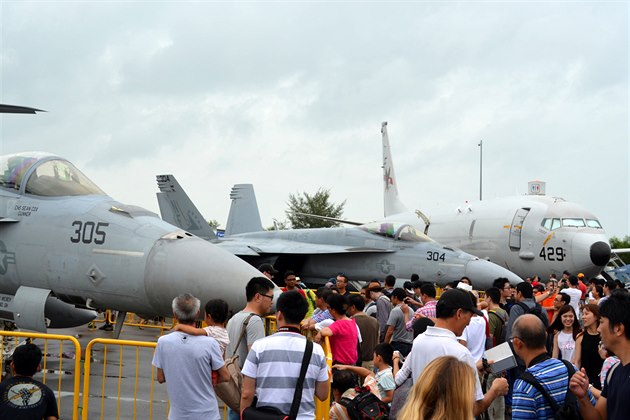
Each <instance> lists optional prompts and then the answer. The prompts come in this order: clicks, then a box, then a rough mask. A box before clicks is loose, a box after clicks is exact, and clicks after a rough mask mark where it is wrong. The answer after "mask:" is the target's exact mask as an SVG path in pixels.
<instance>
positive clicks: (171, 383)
mask: <svg viewBox="0 0 630 420" xmlns="http://www.w3.org/2000/svg"><path fill="white" fill-rule="evenodd" d="M199 306H200V303H199V299H197V298H196V297H194V296H192V295H190V294H188V293H186V294H183V295H180V296H178V297H176V298H175V299H173V317H174V318H175V319H176V320H177V322H179V323H182V324H187V325H193V324H194V323H195V320H196V319H197V317H198V316H199ZM153 365H154V366H155V367H156V368H157V380H158V382H159V383H161V384H162V383H164V382H166V390H167V392H168V396H169V399H170V410H169V412H168V418H169V420H175V419H177V420H187V419H190V420H196V419H200V418H203V419H212V420H219V419H221V415H220V414H219V406H218V404H217V399H216V396H215V394H214V388H213V385H214V384H213V383H212V372H213V371H216V372H217V376H218V382H226V381H227V380H228V379H229V378H230V374H229V372H228V370H227V368H226V367H225V363H224V362H223V356H222V354H221V350H220V348H219V343H218V342H217V340H215V339H214V338H211V337H207V336H201V335H199V336H195V335H189V334H186V333H184V332H182V331H176V332H172V333H170V334H167V335H163V336H162V337H160V338H159V339H158V342H157V347H156V349H155V354H154V355H153Z"/></svg>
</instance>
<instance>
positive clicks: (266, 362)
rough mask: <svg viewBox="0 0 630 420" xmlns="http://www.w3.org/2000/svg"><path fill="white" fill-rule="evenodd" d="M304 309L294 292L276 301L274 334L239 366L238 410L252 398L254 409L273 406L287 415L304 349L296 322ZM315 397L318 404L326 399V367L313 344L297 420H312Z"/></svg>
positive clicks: (265, 339)
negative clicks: (241, 369) (239, 397)
mask: <svg viewBox="0 0 630 420" xmlns="http://www.w3.org/2000/svg"><path fill="white" fill-rule="evenodd" d="M307 309H308V305H307V303H306V299H304V297H303V296H302V295H300V294H299V293H298V292H296V291H289V292H285V293H282V294H281V295H280V297H279V298H278V303H277V304H276V319H277V321H278V332H277V333H275V334H273V335H270V336H268V337H265V338H261V339H260V340H257V341H256V342H255V343H254V344H252V349H251V350H250V352H249V354H248V355H247V360H246V361H245V365H244V366H243V371H242V373H243V392H242V394H241V410H242V409H244V408H245V407H249V406H250V405H252V402H253V400H254V395H256V396H257V397H258V402H257V405H256V406H257V407H274V408H277V409H278V410H280V411H281V412H283V413H285V414H288V413H289V411H290V409H291V403H292V402H293V395H294V393H295V388H296V384H297V381H298V377H299V376H300V370H301V366H302V358H303V357H304V351H305V349H306V337H304V336H303V335H301V334H300V322H301V321H302V319H303V318H304V315H306V311H307ZM315 396H317V398H318V399H319V400H320V401H324V400H325V399H326V398H328V366H327V365H326V356H325V355H324V350H322V347H321V346H320V345H319V344H315V343H313V354H312V355H311V360H310V363H309V365H308V369H307V371H306V377H305V379H304V386H303V388H302V399H301V400H300V409H299V411H298V416H297V420H312V419H313V416H315V398H314V397H315Z"/></svg>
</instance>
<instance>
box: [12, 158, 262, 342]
mask: <svg viewBox="0 0 630 420" xmlns="http://www.w3.org/2000/svg"><path fill="white" fill-rule="evenodd" d="M254 276H260V273H259V272H258V271H257V270H255V269H254V268H253V267H251V266H250V265H249V264H246V263H244V262H243V261H242V260H240V259H238V258H236V257H235V256H234V255H232V254H230V253H229V252H227V251H225V250H222V249H220V248H218V247H216V246H214V245H212V244H210V243H208V242H206V241H204V240H201V239H199V238H196V237H194V236H193V235H191V234H190V233H187V232H183V231H181V230H180V229H178V228H176V227H175V226H172V225H170V224H168V223H166V222H164V221H162V220H160V218H159V217H157V215H156V214H154V213H151V212H149V211H147V210H145V209H143V208H140V207H136V206H129V205H125V204H121V203H119V202H117V201H115V200H114V199H112V198H111V197H109V196H108V195H106V194H105V193H104V192H103V191H102V190H101V189H100V188H99V187H98V186H96V185H95V184H94V183H93V182H91V181H90V180H89V179H88V178H87V177H86V176H85V175H83V174H82V173H81V172H80V171H79V170H78V169H77V168H76V167H74V166H73V165H72V164H71V163H70V162H68V161H67V160H65V159H63V158H60V157H58V156H54V155H51V154H47V153H42V152H33V153H19V154H13V155H5V156H0V318H2V319H5V320H11V321H14V322H15V323H16V324H17V326H18V327H20V328H25V329H29V330H34V331H41V332H45V331H46V327H47V326H49V327H52V328H63V327H73V326H77V325H82V324H85V323H86V322H88V321H90V320H91V319H93V318H94V317H95V315H96V313H95V312H94V310H93V309H105V308H109V309H115V310H119V311H122V312H126V311H130V312H135V313H138V314H144V315H151V316H155V315H165V316H168V315H171V314H172V309H171V301H172V299H173V297H175V296H177V295H179V294H181V293H184V292H189V293H192V294H193V295H195V296H197V297H198V298H200V299H201V300H202V302H204V301H206V300H208V299H210V298H222V299H224V300H226V301H227V302H228V304H229V305H230V307H231V308H234V309H240V308H242V307H243V306H244V305H245V303H246V302H245V285H246V283H247V281H248V280H249V279H250V278H252V277H254ZM123 318H124V316H119V317H118V320H122V319H123ZM121 325H122V323H121V322H119V323H117V325H116V328H117V329H116V334H118V333H119V332H120V327H121Z"/></svg>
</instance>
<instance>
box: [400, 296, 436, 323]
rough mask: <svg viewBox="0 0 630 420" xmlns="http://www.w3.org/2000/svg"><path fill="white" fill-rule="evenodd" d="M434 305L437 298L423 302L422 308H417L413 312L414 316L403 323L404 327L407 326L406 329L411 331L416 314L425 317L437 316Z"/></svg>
mask: <svg viewBox="0 0 630 420" xmlns="http://www.w3.org/2000/svg"><path fill="white" fill-rule="evenodd" d="M436 305H437V300H430V301H428V302H427V303H425V304H424V306H423V307H422V308H418V309H417V310H416V312H414V316H413V317H412V318H411V319H410V320H409V321H407V323H406V324H405V328H407V331H411V330H412V329H413V324H414V322H416V317H415V315H416V314H418V315H419V314H422V315H424V316H426V317H427V318H437V315H436V314H435V309H436V308H435V306H436Z"/></svg>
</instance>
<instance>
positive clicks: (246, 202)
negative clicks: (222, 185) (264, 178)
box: [225, 184, 264, 236]
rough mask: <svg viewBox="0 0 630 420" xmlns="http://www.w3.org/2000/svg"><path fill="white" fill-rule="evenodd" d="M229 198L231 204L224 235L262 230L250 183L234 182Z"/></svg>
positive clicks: (254, 195) (252, 187)
mask: <svg viewBox="0 0 630 420" xmlns="http://www.w3.org/2000/svg"><path fill="white" fill-rule="evenodd" d="M230 198H231V199H232V204H231V205H230V214H229V215H228V220H227V223H226V225H225V236H229V235H235V234H237V233H248V232H260V231H262V230H264V229H263V227H262V222H261V221H260V213H259V212H258V203H257V202H256V194H255V193H254V186H253V185H252V184H235V185H234V186H233V187H232V191H231V192H230Z"/></svg>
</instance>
